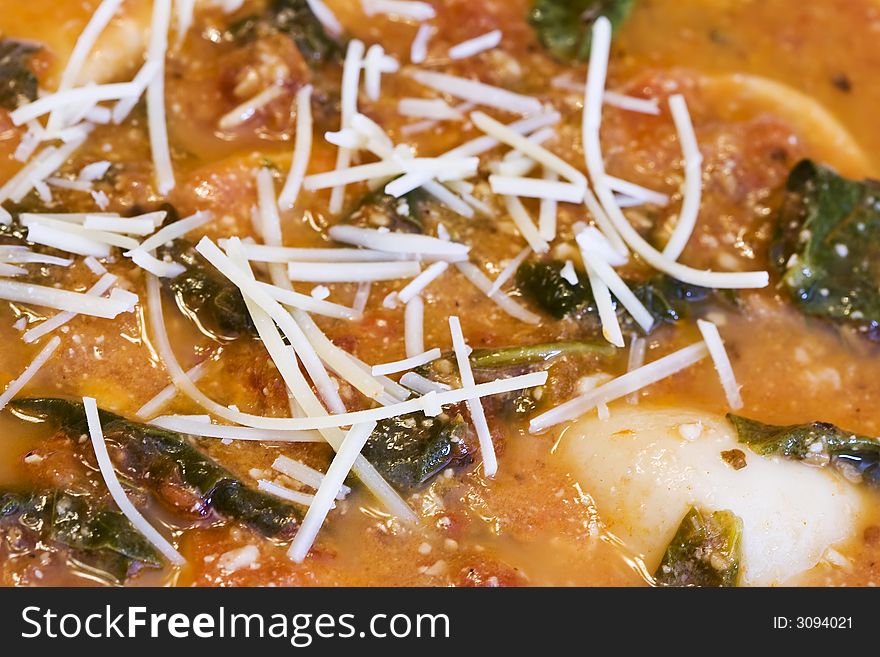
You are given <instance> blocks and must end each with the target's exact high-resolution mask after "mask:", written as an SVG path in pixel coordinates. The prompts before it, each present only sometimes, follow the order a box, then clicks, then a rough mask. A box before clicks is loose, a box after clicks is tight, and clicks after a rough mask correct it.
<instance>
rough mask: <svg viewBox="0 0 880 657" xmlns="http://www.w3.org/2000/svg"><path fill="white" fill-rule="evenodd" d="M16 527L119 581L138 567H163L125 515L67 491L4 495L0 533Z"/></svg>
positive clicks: (0, 506)
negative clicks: (65, 549)
mask: <svg viewBox="0 0 880 657" xmlns="http://www.w3.org/2000/svg"><path fill="white" fill-rule="evenodd" d="M13 523H15V524H17V525H18V526H19V527H23V528H24V529H26V530H28V531H30V532H33V533H34V534H35V535H36V536H38V537H39V539H40V540H41V541H43V542H46V543H55V544H58V545H61V546H64V547H66V548H68V549H69V557H70V559H71V560H73V561H75V562H76V563H78V564H80V565H81V566H83V567H84V568H86V569H88V570H90V571H91V572H94V573H96V574H99V575H102V576H104V577H106V578H108V579H110V580H113V581H115V582H124V581H125V580H126V579H127V578H128V577H129V576H130V575H131V574H133V572H135V571H136V570H137V569H138V568H141V567H144V566H147V567H161V565H162V558H161V556H160V555H159V553H158V552H157V551H156V548H154V547H153V545H152V544H151V543H150V542H149V541H147V539H146V538H144V536H143V535H142V534H141V533H140V532H139V531H137V529H135V527H134V526H133V525H132V524H131V522H130V521H129V520H128V518H126V517H125V516H124V515H123V514H122V513H119V512H118V511H112V510H110V509H108V508H106V507H103V506H99V505H97V504H95V503H94V502H92V501H91V500H90V499H89V498H88V497H87V496H85V495H77V494H73V493H70V492H66V491H60V490H59V491H37V492H29V493H23V492H15V491H0V528H9V527H11V526H12V524H13Z"/></svg>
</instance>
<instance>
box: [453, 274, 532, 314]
mask: <svg viewBox="0 0 880 657" xmlns="http://www.w3.org/2000/svg"><path fill="white" fill-rule="evenodd" d="M455 266H456V268H457V269H458V271H460V272H461V274H462V275H463V276H464V277H465V278H466V279H468V280H469V281H470V282H471V284H472V285H473V286H474V287H476V288H477V289H478V290H480V292H482V293H483V294H485V295H486V296H487V297H489V298H490V299H491V300H492V301H494V302H495V304H496V305H497V306H498V307H499V308H501V310H503V311H504V312H505V313H507V314H508V315H510V316H511V317H514V318H516V319H518V320H520V321H521V322H525V323H526V324H536V325H537V324H540V323H541V318H540V316H538V315H536V314H535V313H533V312H532V311H530V310H528V309H526V308H524V307H523V306H521V305H520V304H518V303H517V302H516V301H514V300H513V299H511V298H510V297H509V296H507V295H506V294H504V293H503V292H499V291H497V290H496V291H494V292H493V290H492V288H493V285H492V281H490V280H489V279H488V278H487V277H486V274H484V273H483V272H482V271H481V270H480V268H479V267H477V266H476V265H475V264H473V263H472V262H457V263H455Z"/></svg>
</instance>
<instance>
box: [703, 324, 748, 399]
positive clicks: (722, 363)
mask: <svg viewBox="0 0 880 657" xmlns="http://www.w3.org/2000/svg"><path fill="white" fill-rule="evenodd" d="M697 326H698V327H699V329H700V333H702V335H703V340H705V342H706V347H708V349H709V355H710V356H712V362H713V363H714V365H715V371H716V372H718V378H719V379H720V380H721V386H722V387H723V388H724V394H725V395H726V396H727V404H728V405H729V406H730V408H731V409H733V410H734V411H736V410H739V409H741V408H742V407H743V400H742V395H740V386H739V384H738V383H737V382H736V376H735V375H734V373H733V366H732V365H731V364H730V357H729V356H728V355H727V350H726V349H725V348H724V341H723V340H722V339H721V334H720V333H719V332H718V327H717V326H716V325H715V324H714V323H713V322H708V321H706V320H704V319H698V320H697Z"/></svg>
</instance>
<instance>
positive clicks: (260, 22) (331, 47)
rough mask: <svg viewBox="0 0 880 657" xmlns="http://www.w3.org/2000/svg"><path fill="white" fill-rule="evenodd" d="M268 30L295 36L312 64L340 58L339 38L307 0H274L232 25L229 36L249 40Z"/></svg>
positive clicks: (241, 41) (317, 66)
mask: <svg viewBox="0 0 880 657" xmlns="http://www.w3.org/2000/svg"><path fill="white" fill-rule="evenodd" d="M269 31H275V32H281V33H283V34H286V35H288V36H289V37H290V38H292V39H293V40H294V42H295V43H296V47H297V48H298V49H299V51H300V53H301V54H302V56H303V59H305V60H306V62H307V63H308V64H309V66H310V67H311V68H319V67H320V66H322V65H324V64H326V63H329V62H334V61H338V60H339V59H340V55H341V53H342V48H341V46H340V44H339V42H337V41H336V39H334V38H333V37H331V36H330V35H329V34H327V32H326V30H325V29H324V26H323V25H322V24H321V21H319V20H318V19H317V17H316V16H315V14H314V13H313V12H312V9H311V7H309V3H308V2H307V1H306V0H274V1H273V2H271V3H270V4H269V7H268V9H267V10H266V12H265V13H263V14H262V15H258V16H249V17H248V18H245V19H244V20H241V21H239V22H237V23H235V24H234V25H232V26H231V27H230V28H229V30H228V36H229V38H230V39H231V40H232V41H235V42H237V43H247V42H249V41H252V40H253V39H255V38H258V37H259V36H260V34H263V33H267V32H269Z"/></svg>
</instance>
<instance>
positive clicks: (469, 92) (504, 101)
mask: <svg viewBox="0 0 880 657" xmlns="http://www.w3.org/2000/svg"><path fill="white" fill-rule="evenodd" d="M408 75H409V76H410V77H412V78H413V79H414V80H415V81H416V82H418V83H419V84H422V85H424V86H426V87H430V88H431V89H434V90H435V91H439V92H440V93H444V94H449V95H450V96H455V97H456V98H461V99H462V100H467V101H470V102H472V103H476V104H477V105H485V106H487V107H494V108H495V109H499V110H504V111H505V112H512V113H514V114H538V113H540V112H541V110H542V105H541V101H539V100H538V99H537V98H532V97H530V96H523V95H522V94H517V93H514V92H512V91H508V90H507V89H501V88H500V87H493V86H492V85H489V84H484V83H483V82H478V81H476V80H471V79H469V78H462V77H459V76H457V75H449V74H448V73H436V72H434V71H422V70H415V71H409V72H408Z"/></svg>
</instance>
